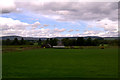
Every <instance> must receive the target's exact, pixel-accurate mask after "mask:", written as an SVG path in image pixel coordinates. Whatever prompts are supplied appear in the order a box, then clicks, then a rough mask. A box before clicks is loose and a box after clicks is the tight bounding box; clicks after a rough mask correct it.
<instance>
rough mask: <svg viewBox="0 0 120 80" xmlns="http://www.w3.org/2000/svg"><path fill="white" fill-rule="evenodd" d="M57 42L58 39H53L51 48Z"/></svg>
mask: <svg viewBox="0 0 120 80" xmlns="http://www.w3.org/2000/svg"><path fill="white" fill-rule="evenodd" d="M57 41H58V39H56V38H54V39H53V46H56V45H57Z"/></svg>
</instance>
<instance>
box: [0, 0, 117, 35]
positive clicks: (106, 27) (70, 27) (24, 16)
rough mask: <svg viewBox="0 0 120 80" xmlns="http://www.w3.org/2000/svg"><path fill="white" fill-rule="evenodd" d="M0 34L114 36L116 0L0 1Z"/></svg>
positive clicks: (115, 28)
mask: <svg viewBox="0 0 120 80" xmlns="http://www.w3.org/2000/svg"><path fill="white" fill-rule="evenodd" d="M0 27H1V28H2V29H0V30H1V31H2V34H0V36H10V35H17V36H23V37H67V36H68V37H73V36H101V37H115V36H118V3H117V2H41V1H35V0H34V1H25V2H20V1H19V2H18V1H13V0H9V2H8V0H3V1H1V2H0Z"/></svg>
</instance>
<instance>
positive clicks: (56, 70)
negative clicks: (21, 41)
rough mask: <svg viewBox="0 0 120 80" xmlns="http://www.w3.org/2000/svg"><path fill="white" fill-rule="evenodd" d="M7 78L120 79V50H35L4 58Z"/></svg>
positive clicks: (6, 55) (16, 52)
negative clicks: (119, 52)
mask: <svg viewBox="0 0 120 80" xmlns="http://www.w3.org/2000/svg"><path fill="white" fill-rule="evenodd" d="M2 58H3V68H2V69H3V78H117V77H118V49H117V48H106V49H99V48H98V49H97V48H96V49H31V50H26V51H24V50H22V51H13V52H7V53H3V54H2Z"/></svg>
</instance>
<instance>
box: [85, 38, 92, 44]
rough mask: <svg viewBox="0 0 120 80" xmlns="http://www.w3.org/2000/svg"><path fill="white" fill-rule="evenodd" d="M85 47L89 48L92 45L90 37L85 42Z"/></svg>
mask: <svg viewBox="0 0 120 80" xmlns="http://www.w3.org/2000/svg"><path fill="white" fill-rule="evenodd" d="M86 45H87V46H91V45H92V39H91V38H90V37H89V38H88V39H87V40H86Z"/></svg>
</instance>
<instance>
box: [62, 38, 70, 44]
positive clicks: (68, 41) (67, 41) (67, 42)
mask: <svg viewBox="0 0 120 80" xmlns="http://www.w3.org/2000/svg"><path fill="white" fill-rule="evenodd" d="M62 43H63V44H64V45H65V46H70V44H69V43H70V40H69V38H65V39H62Z"/></svg>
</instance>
